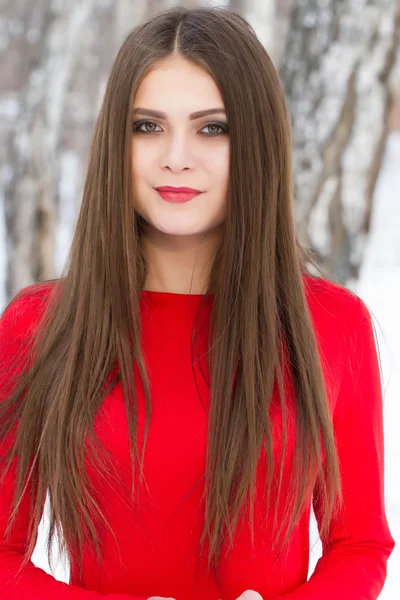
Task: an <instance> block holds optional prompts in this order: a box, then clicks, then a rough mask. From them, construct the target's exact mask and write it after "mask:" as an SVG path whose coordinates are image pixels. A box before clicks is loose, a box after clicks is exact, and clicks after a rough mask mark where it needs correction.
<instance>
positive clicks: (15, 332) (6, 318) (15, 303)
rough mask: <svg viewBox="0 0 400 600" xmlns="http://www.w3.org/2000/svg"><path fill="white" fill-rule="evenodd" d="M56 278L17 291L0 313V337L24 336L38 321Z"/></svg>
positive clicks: (53, 287)
mask: <svg viewBox="0 0 400 600" xmlns="http://www.w3.org/2000/svg"><path fill="white" fill-rule="evenodd" d="M57 281H58V280H49V281H43V282H39V283H34V284H32V285H29V286H27V287H25V288H22V289H21V290H20V291H19V292H17V293H16V294H15V295H14V297H13V298H12V299H11V300H10V302H9V303H8V304H7V306H6V307H5V308H4V309H3V311H2V313H1V314H0V339H1V340H5V339H7V338H9V337H12V338H14V339H15V338H20V337H26V336H27V335H29V333H31V332H32V329H33V328H34V327H35V325H36V324H37V323H38V322H39V320H40V317H41V315H42V314H43V312H44V310H45V308H46V306H47V302H48V300H49V298H50V295H51V292H52V290H54V289H55V284H56V282H57Z"/></svg>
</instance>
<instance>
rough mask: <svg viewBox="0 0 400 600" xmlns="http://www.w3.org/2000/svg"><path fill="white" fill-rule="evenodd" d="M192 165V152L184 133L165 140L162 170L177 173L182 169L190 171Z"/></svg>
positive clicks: (172, 135)
mask: <svg viewBox="0 0 400 600" xmlns="http://www.w3.org/2000/svg"><path fill="white" fill-rule="evenodd" d="M193 165H194V157H193V152H192V149H191V147H190V142H189V138H188V136H186V135H185V133H183V132H182V133H179V132H177V133H175V134H171V136H169V137H168V138H166V139H165V148H164V152H163V155H162V163H161V166H162V168H164V169H165V168H169V169H170V170H171V171H174V172H179V171H182V170H183V169H191V168H193Z"/></svg>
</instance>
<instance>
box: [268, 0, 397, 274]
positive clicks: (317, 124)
mask: <svg viewBox="0 0 400 600" xmlns="http://www.w3.org/2000/svg"><path fill="white" fill-rule="evenodd" d="M398 9H399V4H398V3H397V4H396V3H394V2H392V0H370V1H366V0H359V1H357V2H355V1H354V0H335V1H334V2H326V3H324V4H321V3H318V2H317V1H316V0H297V2H295V4H294V8H293V12H292V20H291V24H290V26H289V30H288V37H287V43H286V47H285V51H284V53H283V56H282V62H281V66H280V74H281V78H282V81H283V84H284V88H285V91H286V94H287V97H288V101H289V105H290V111H291V115H292V130H293V171H294V198H295V212H296V220H297V224H298V230H299V232H300V235H299V237H300V238H301V240H302V241H303V242H305V243H306V244H307V245H309V246H311V248H312V249H313V250H314V251H315V252H316V253H317V255H318V256H319V257H320V260H321V262H322V263H323V265H324V267H325V268H326V269H327V271H328V272H329V273H330V274H331V275H332V276H333V277H335V278H338V279H340V280H342V281H347V280H348V279H350V278H357V276H358V270H359V267H360V263H361V259H362V255H363V248H364V245H365V241H366V236H367V234H368V229H369V221H370V215H371V207H372V199H373V193H374V187H375V183H376V180H377V175H378V172H379V168H380V164H381V160H382V155H383V148H384V143H385V139H386V133H387V125H386V124H387V116H388V113H389V110H390V107H391V102H392V98H391V94H390V85H389V80H390V75H391V72H392V69H393V67H394V63H395V52H396V43H397V38H396V34H397V31H398V24H399V11H398Z"/></svg>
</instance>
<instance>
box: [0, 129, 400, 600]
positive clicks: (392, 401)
mask: <svg viewBox="0 0 400 600" xmlns="http://www.w3.org/2000/svg"><path fill="white" fill-rule="evenodd" d="M399 165H400V132H393V133H391V134H390V136H389V138H388V141H387V145H386V155H385V160H384V165H383V168H382V169H381V172H380V176H379V180H378V184H377V188H376V197H375V202H374V214H373V222H372V229H371V233H370V237H369V246H368V249H367V252H366V254H365V260H364V264H363V269H362V273H361V277H360V280H359V281H358V282H357V283H356V284H355V285H354V286H353V289H354V291H356V293H357V294H358V295H359V296H360V297H361V298H362V299H363V300H364V301H365V303H366V304H367V306H368V308H370V310H371V312H372V315H373V317H374V323H375V325H376V333H377V336H378V345H379V352H380V355H381V360H382V369H383V389H384V419H385V442H386V445H385V453H386V454H385V456H386V464H385V468H386V473H385V475H386V485H385V487H386V507H387V515H388V520H389V525H390V528H391V532H392V535H393V537H394V538H395V540H396V542H397V545H396V547H395V550H394V552H393V554H392V556H391V557H390V559H389V563H388V576H387V580H386V583H385V586H384V589H383V591H382V593H381V595H380V597H379V598H380V600H396V599H397V598H398V597H399V590H400V482H399V466H400V435H399V424H400V312H399V310H398V303H399V302H400V235H399V232H400V205H399V199H400V178H399V175H398V172H399ZM0 200H1V198H0ZM0 208H1V207H0ZM0 227H3V224H1V226H0ZM3 232H4V230H3V229H0V238H1V237H2V235H3ZM0 241H1V240H0ZM0 247H1V243H0ZM1 255H2V253H1V252H0V260H1V261H3V262H2V263H1V265H0V266H3V265H4V254H3V257H2V256H1ZM0 271H3V269H0ZM3 272H4V271H3ZM0 283H1V282H0ZM46 534H47V524H46V520H45V519H43V520H42V523H41V526H40V529H39V535H38V541H37V544H36V548H35V551H34V553H33V556H32V561H33V562H34V564H35V565H36V566H38V567H41V568H42V569H44V570H45V571H47V572H50V569H49V566H48V562H47V559H46V557H45V535H46ZM310 539H311V543H312V544H313V550H312V551H311V555H310V569H309V575H310V574H311V573H312V571H313V570H314V567H315V564H316V562H317V560H318V558H319V557H320V556H321V545H320V542H319V541H318V532H317V528H316V523H315V519H314V518H312V521H311V524H310ZM396 567H397V568H396ZM54 574H55V576H56V578H57V579H59V580H62V581H68V577H69V573H68V569H65V568H64V567H63V566H62V565H61V563H60V564H59V565H58V567H57V569H56V570H55V573H54Z"/></svg>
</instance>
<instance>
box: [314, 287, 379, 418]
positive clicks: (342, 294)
mask: <svg viewBox="0 0 400 600" xmlns="http://www.w3.org/2000/svg"><path fill="white" fill-rule="evenodd" d="M303 278H304V289H305V294H306V298H307V303H308V306H309V311H310V316H311V320H312V323H313V327H314V332H315V337H316V340H317V344H318V349H319V353H320V357H321V364H322V368H323V372H324V377H325V382H326V384H327V387H328V392H329V396H330V399H331V400H332V402H333V405H332V407H333V406H334V402H335V398H336V395H337V390H338V385H339V383H340V381H341V379H342V377H343V372H344V369H345V368H346V365H348V364H349V363H351V362H352V361H353V358H354V353H355V352H357V348H359V347H360V345H361V344H363V343H365V341H366V340H367V337H366V335H368V336H369V339H371V343H372V339H373V337H372V321H371V317H370V311H369V309H368V308H367V306H366V304H365V302H364V301H363V300H362V299H361V298H360V297H359V296H358V295H357V294H356V293H355V292H353V291H351V290H349V289H347V288H346V287H344V286H342V285H340V284H339V283H335V282H332V281H330V280H327V279H321V278H317V277H311V276H303Z"/></svg>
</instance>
